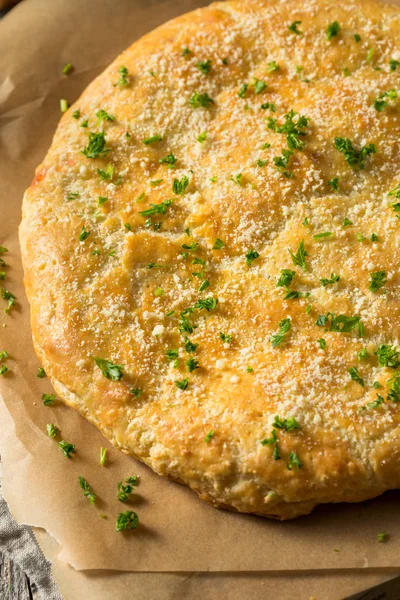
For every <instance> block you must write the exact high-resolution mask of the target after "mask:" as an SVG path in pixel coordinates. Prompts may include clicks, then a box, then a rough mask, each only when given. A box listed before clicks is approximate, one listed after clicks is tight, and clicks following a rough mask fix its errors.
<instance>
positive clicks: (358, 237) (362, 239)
mask: <svg viewBox="0 0 400 600" xmlns="http://www.w3.org/2000/svg"><path fill="white" fill-rule="evenodd" d="M356 238H357V242H365V240H366V239H367V238H366V237H365V235H363V234H362V233H357V235H356Z"/></svg>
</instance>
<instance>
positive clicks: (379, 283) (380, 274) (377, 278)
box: [368, 271, 387, 293]
mask: <svg viewBox="0 0 400 600" xmlns="http://www.w3.org/2000/svg"><path fill="white" fill-rule="evenodd" d="M370 275H371V283H370V284H369V287H368V289H369V290H370V291H371V292H374V293H376V292H377V291H378V290H380V289H381V288H382V287H383V286H384V285H385V283H386V280H387V274H386V271H375V272H374V273H370Z"/></svg>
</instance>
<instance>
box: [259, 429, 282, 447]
mask: <svg viewBox="0 0 400 600" xmlns="http://www.w3.org/2000/svg"><path fill="white" fill-rule="evenodd" d="M277 440H278V438H277V435H276V431H275V429H273V430H272V431H271V437H270V438H265V439H263V440H261V442H260V444H261V445H262V446H273V445H274V444H275V443H276V442H277Z"/></svg>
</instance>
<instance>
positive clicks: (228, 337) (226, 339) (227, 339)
mask: <svg viewBox="0 0 400 600" xmlns="http://www.w3.org/2000/svg"><path fill="white" fill-rule="evenodd" d="M219 337H220V339H221V340H222V341H223V342H224V344H230V343H231V341H232V336H231V335H229V333H223V332H222V331H220V332H219Z"/></svg>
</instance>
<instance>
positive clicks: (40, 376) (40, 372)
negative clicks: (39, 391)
mask: <svg viewBox="0 0 400 600" xmlns="http://www.w3.org/2000/svg"><path fill="white" fill-rule="evenodd" d="M36 377H37V378H38V379H44V378H45V377H47V375H46V371H45V370H44V369H43V367H39V368H38V370H37V373H36Z"/></svg>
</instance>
